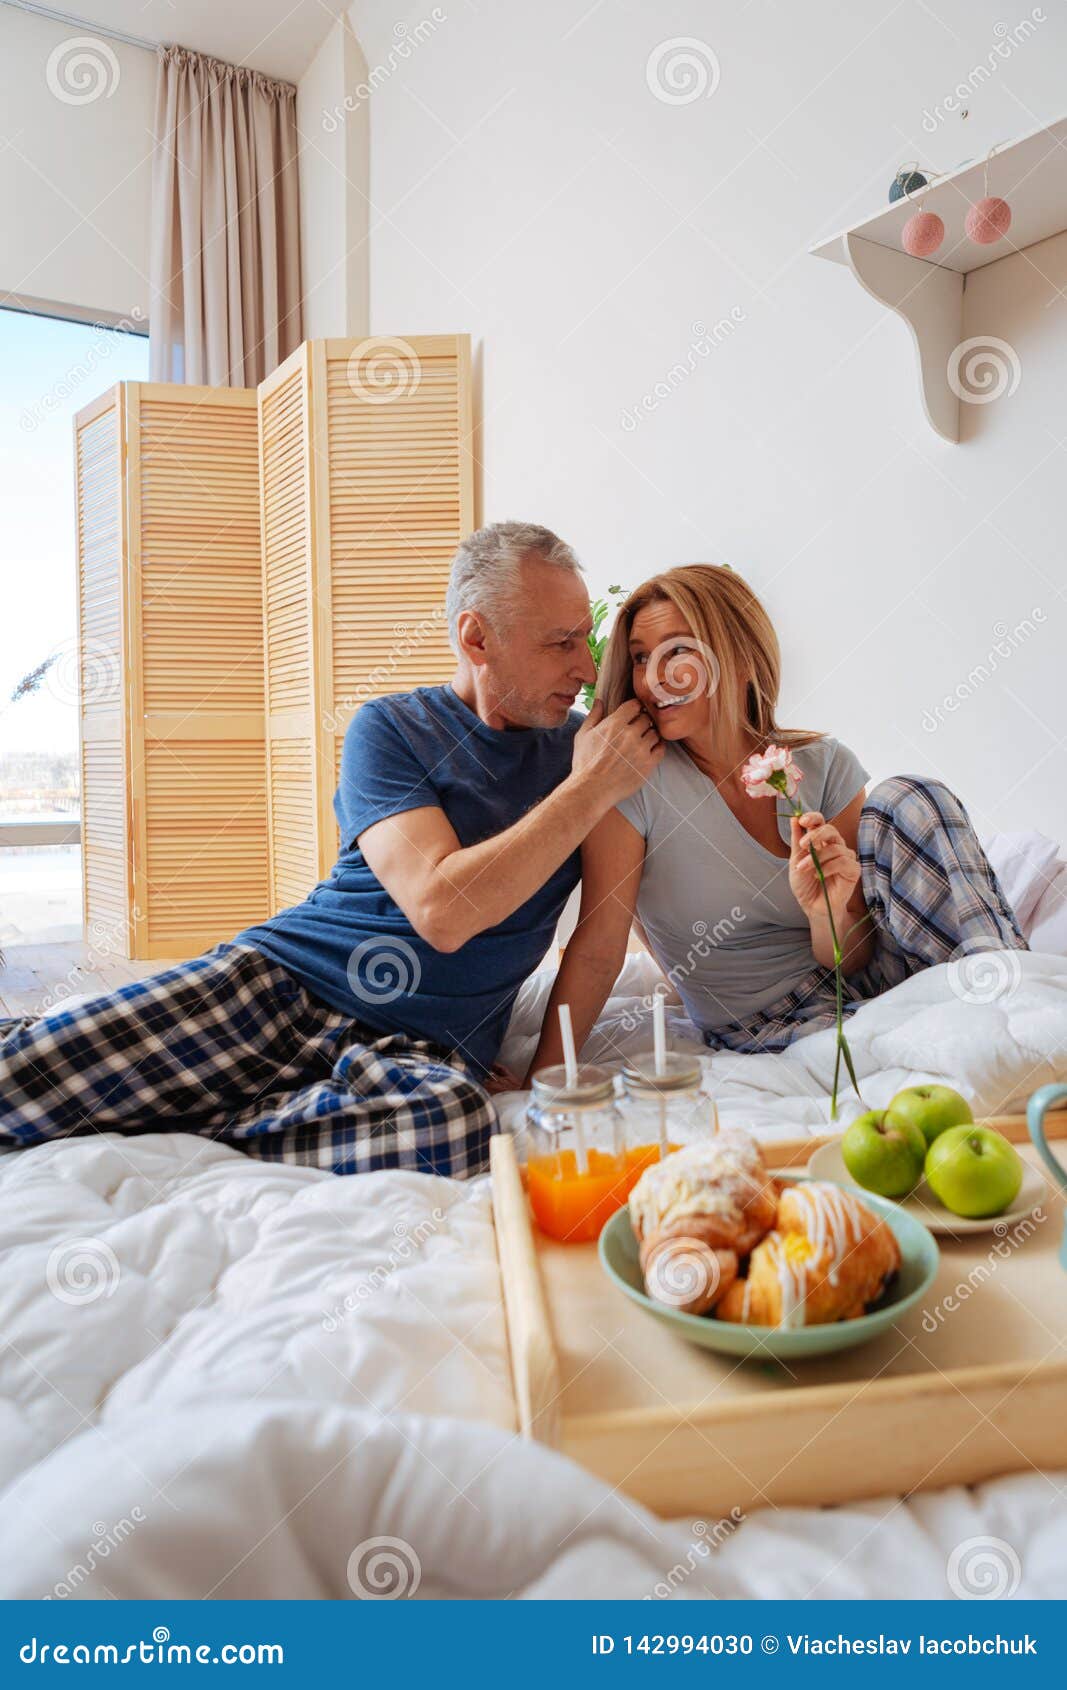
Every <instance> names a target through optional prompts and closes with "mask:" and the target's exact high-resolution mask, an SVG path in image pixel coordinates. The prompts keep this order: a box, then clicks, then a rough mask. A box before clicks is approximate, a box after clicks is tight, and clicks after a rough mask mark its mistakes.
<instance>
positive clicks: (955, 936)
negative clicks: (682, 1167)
mask: <svg viewBox="0 0 1067 1690" xmlns="http://www.w3.org/2000/svg"><path fill="white" fill-rule="evenodd" d="M857 845H858V850H857V855H858V856H859V860H860V870H861V875H862V884H863V896H864V899H865V900H866V904H867V909H868V912H869V914H870V916H871V918H872V921H873V924H874V955H873V956H872V958H871V960H870V962H869V963H868V964H867V966H866V967H865V968H864V969H862V970H861V971H860V972H859V973H857V974H853V975H851V976H850V977H849V978H848V979H846V980H845V982H844V987H845V996H846V999H847V1001H846V1003H845V1014H846V1015H850V1014H851V1013H852V1012H853V1011H854V1010H856V1009H858V1008H859V1006H860V1004H861V1003H864V1002H866V1001H867V999H869V998H874V997H878V996H879V995H880V994H881V993H882V992H887V991H888V990H889V988H890V987H891V986H897V985H899V984H900V982H901V981H902V980H906V979H907V977H908V976H909V974H917V973H918V972H919V970H920V969H923V968H931V967H933V965H934V964H935V963H939V962H960V963H961V964H962V963H963V962H964V960H965V959H966V958H969V957H972V956H974V955H975V954H976V953H978V952H982V951H1025V950H1026V949H1027V948H1028V947H1027V943H1026V940H1025V939H1024V938H1023V935H1022V933H1021V932H1020V930H1019V925H1018V922H1017V921H1016V919H1015V916H1014V914H1013V913H1012V910H1011V907H1010V905H1009V904H1008V901H1007V899H1006V898H1005V896H1004V894H1003V892H1002V891H1001V889H1000V885H999V883H998V881H997V877H996V875H995V874H994V873H993V870H992V869H991V868H990V866H989V861H988V859H987V857H986V854H985V852H984V851H983V850H982V847H981V845H980V844H979V843H978V836H977V834H976V833H975V831H974V828H973V827H972V826H971V821H970V817H969V816H968V814H967V811H966V810H965V809H964V807H963V805H962V804H961V803H960V800H959V799H958V798H957V797H956V796H955V794H954V793H952V792H950V791H949V789H948V787H947V786H943V785H942V784H941V782H940V781H937V780H923V779H920V778H919V777H917V776H913V775H895V776H894V777H893V778H892V779H891V780H887V781H883V782H882V783H881V785H879V786H876V787H875V788H874V790H873V791H872V792H871V794H870V796H869V797H868V799H867V802H866V803H865V804H864V806H863V810H862V813H861V815H860V825H859V838H858V841H857ZM972 966H974V965H972ZM836 1020H837V1007H836V999H835V994H834V975H833V970H832V969H824V968H814V969H812V971H811V973H810V974H809V975H807V976H806V977H805V979H804V980H802V981H801V983H800V985H799V986H797V987H796V988H795V989H794V990H793V991H791V992H787V993H786V994H785V995H784V996H783V997H780V998H778V999H777V1000H776V1001H775V1002H774V1003H772V1004H769V1005H768V1006H767V1007H766V1008H765V1009H760V1010H757V1011H756V1013H755V1014H754V1015H751V1016H749V1017H748V1018H747V1019H746V1020H744V1021H734V1022H730V1023H729V1024H727V1025H726V1026H724V1027H716V1028H714V1029H713V1030H711V1031H709V1032H706V1033H705V1034H704V1038H705V1041H706V1043H707V1044H708V1045H710V1047H711V1049H712V1050H737V1051H774V1050H784V1049H785V1047H786V1046H787V1045H790V1044H792V1043H793V1040H794V1039H798V1038H800V1037H801V1035H802V1034H804V1033H814V1032H817V1031H818V1030H819V1029H820V1028H822V1027H832V1026H834V1024H835V1022H836Z"/></svg>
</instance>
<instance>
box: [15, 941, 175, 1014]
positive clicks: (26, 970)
mask: <svg viewBox="0 0 1067 1690" xmlns="http://www.w3.org/2000/svg"><path fill="white" fill-rule="evenodd" d="M169 966H170V964H169V963H167V962H127V961H125V959H124V958H123V957H116V956H110V955H106V954H103V953H102V952H101V951H100V949H99V948H96V949H94V948H93V946H92V945H87V944H85V943H83V942H82V941H77V942H73V943H70V944H65V945H11V946H9V947H8V948H7V949H6V950H5V952H4V960H3V962H2V963H0V1015H40V1014H42V1013H43V1011H44V1010H46V1009H52V1008H54V1007H55V1005H56V1004H57V1003H60V1002H62V1000H63V999H64V998H74V997H79V998H80V997H85V996H86V995H87V994H89V993H94V992H109V991H113V990H114V988H115V987H116V986H123V985H125V984H126V982H127V981H128V980H140V979H143V978H144V976H145V975H146V974H158V973H160V972H161V970H162V969H164V968H168V967H169Z"/></svg>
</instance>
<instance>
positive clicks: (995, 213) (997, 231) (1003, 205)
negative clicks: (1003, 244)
mask: <svg viewBox="0 0 1067 1690" xmlns="http://www.w3.org/2000/svg"><path fill="white" fill-rule="evenodd" d="M996 150H997V149H996V147H990V149H989V151H988V153H987V154H986V160H985V169H984V170H983V172H982V195H983V197H982V198H981V199H980V200H978V201H976V203H975V204H974V205H972V206H971V209H970V211H969V212H968V213H967V216H966V218H965V219H964V224H963V227H964V230H965V232H966V234H967V238H968V239H969V240H972V241H974V243H975V245H976V246H992V245H993V242H994V241H999V240H1000V239H1001V237H1002V236H1003V235H1006V234H1007V232H1008V230H1009V229H1010V228H1011V206H1010V205H1009V204H1008V202H1007V200H1002V199H998V198H997V196H996V195H995V194H991V193H990V192H989V161H990V159H991V158H992V157H993V154H994V153H995V152H996Z"/></svg>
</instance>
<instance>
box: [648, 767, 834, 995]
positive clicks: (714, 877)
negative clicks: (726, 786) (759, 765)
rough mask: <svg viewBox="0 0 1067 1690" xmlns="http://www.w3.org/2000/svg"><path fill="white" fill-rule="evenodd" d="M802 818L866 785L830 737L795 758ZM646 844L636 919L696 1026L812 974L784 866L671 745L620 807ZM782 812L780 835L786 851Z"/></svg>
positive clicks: (804, 930) (806, 931)
mask: <svg viewBox="0 0 1067 1690" xmlns="http://www.w3.org/2000/svg"><path fill="white" fill-rule="evenodd" d="M794 759H795V761H796V764H797V767H798V768H799V769H800V770H801V772H802V775H803V779H802V782H801V785H800V790H799V792H798V794H797V797H798V799H799V801H800V802H801V803H802V804H803V805H804V808H805V809H806V810H821V811H822V813H823V815H824V816H825V817H826V819H827V821H831V820H832V819H833V817H834V816H836V815H838V814H839V813H840V812H841V811H842V810H843V809H844V808H845V805H846V804H849V803H851V801H852V799H853V798H855V796H856V794H857V792H859V790H860V788H861V787H863V786H864V785H865V784H866V781H867V771H866V769H865V768H864V767H863V765H862V764H861V763H860V761H859V758H858V757H856V756H855V754H854V753H853V752H851V751H849V750H848V748H847V746H844V745H842V744H841V743H840V742H839V741H838V740H836V739H819V740H814V741H813V742H812V743H811V744H810V745H802V746H798V747H796V749H795V750H794ZM618 808H619V810H620V811H621V812H622V814H623V815H624V816H625V817H626V819H627V821H628V822H630V823H631V825H632V826H633V827H635V828H636V829H637V831H638V833H640V834H641V836H642V837H643V839H644V840H645V864H644V869H643V871H642V875H641V887H640V890H639V892H638V896H637V914H638V918H639V920H640V922H641V925H642V926H643V927H644V930H645V933H646V934H647V936H648V942H649V944H650V945H651V947H652V951H653V953H654V955H655V958H656V961H657V962H658V963H659V965H660V967H661V968H662V969H663V972H664V973H665V974H666V975H667V976H668V978H669V979H670V980H671V981H672V983H673V984H674V985H675V986H676V987H677V989H678V992H679V994H680V995H681V998H682V1001H683V1003H684V1004H685V1007H686V1011H687V1013H688V1014H689V1017H690V1019H691V1020H692V1021H694V1022H695V1023H696V1025H697V1026H698V1027H701V1028H703V1029H711V1028H715V1027H722V1026H724V1025H725V1024H726V1023H727V1022H730V1021H739V1020H744V1019H746V1018H747V1017H748V1016H749V1015H751V1014H753V1013H754V1011H755V1010H757V1009H764V1008H766V1006H767V1005H768V1004H772V1003H774V1001H775V999H776V998H780V997H782V996H783V995H784V994H785V993H786V992H790V991H792V990H793V989H794V987H796V986H798V985H799V984H800V982H801V981H802V980H803V978H804V976H805V975H806V974H808V973H809V972H810V971H811V969H812V968H814V967H815V958H814V956H813V955H812V950H811V929H810V927H809V926H808V922H807V918H806V917H805V916H804V914H803V912H802V911H801V908H800V905H799V904H798V903H797V901H796V899H795V898H794V896H793V894H792V892H791V891H790V889H789V862H788V859H787V858H785V857H775V856H773V855H772V853H771V852H770V851H768V850H767V849H766V847H765V846H763V845H760V844H759V843H758V841H757V840H755V839H753V837H752V835H751V834H750V833H748V832H747V831H746V829H745V828H744V827H743V826H742V825H741V823H740V822H739V821H738V819H737V817H736V816H735V815H734V813H733V811H732V810H731V809H730V806H729V805H728V804H727V802H726V800H725V799H724V798H723V797H722V795H721V794H720V793H719V791H718V790H717V788H716V786H715V784H714V782H713V781H711V780H709V778H708V776H707V775H704V774H701V772H700V770H699V769H698V768H697V766H696V764H695V763H694V762H693V761H692V759H691V758H690V757H689V756H688V754H687V753H686V752H685V751H684V750H683V749H682V747H681V746H680V745H668V746H667V753H666V756H665V757H664V758H663V761H662V762H661V763H660V764H659V765H658V767H657V768H656V769H655V770H654V771H653V773H652V775H651V776H650V777H649V779H648V780H647V781H646V782H645V784H644V786H643V787H641V788H640V789H639V791H637V792H635V793H633V795H632V796H631V797H629V798H626V799H624V800H623V802H622V803H621V804H620V805H619V806H618ZM789 814H790V810H789V805H788V804H787V802H786V800H785V799H784V798H780V799H779V800H778V830H779V832H780V834H781V836H782V839H783V841H784V842H785V843H786V844H788V843H789Z"/></svg>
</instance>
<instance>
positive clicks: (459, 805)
mask: <svg viewBox="0 0 1067 1690" xmlns="http://www.w3.org/2000/svg"><path fill="white" fill-rule="evenodd" d="M447 609H448V618H449V632H450V637H451V640H452V644H453V647H454V649H455V652H456V658H457V667H456V673H455V676H454V677H453V680H452V682H451V684H450V685H448V686H437V687H419V688H417V689H416V691H414V692H412V693H406V694H397V695H394V696H392V697H388V698H381V699H375V700H372V701H371V702H369V703H367V704H365V705H363V707H362V708H361V709H360V710H359V711H358V712H357V714H356V716H355V717H354V719H353V721H352V723H351V725H350V727H349V729H348V733H347V735H346V737H345V745H344V752H343V756H342V763H341V779H340V785H339V787H338V791H337V796H336V798H335V800H334V808H335V811H336V814H337V819H338V822H339V824H340V829H341V851H340V855H339V857H338V860H337V864H336V866H335V868H334V870H333V873H332V874H331V875H330V877H329V879H328V880H325V881H323V882H322V883H321V884H320V885H319V886H317V887H316V888H315V890H314V891H313V892H312V893H311V894H310V895H309V896H308V898H306V899H305V901H304V902H303V903H302V904H298V905H297V906H296V907H295V908H293V909H290V910H284V911H282V913H281V914H280V915H277V916H274V917H272V918H271V919H270V920H269V921H266V922H264V923H263V924H262V925H261V926H258V927H253V928H250V929H248V930H247V931H246V932H244V933H241V934H238V936H237V938H236V939H235V940H233V941H232V942H231V943H227V944H222V945H218V946H216V947H215V949H214V950H212V951H209V952H208V953H207V954H206V955H205V956H202V957H197V958H196V959H195V960H194V961H192V962H188V963H182V964H180V965H179V966H177V967H175V968H171V969H168V970H166V971H165V972H163V973H161V974H157V975H155V976H153V977H152V978H149V979H147V980H141V981H138V982H136V983H135V984H132V985H128V986H123V987H122V988H120V990H119V991H117V992H114V993H109V994H107V995H106V996H102V997H97V998H91V999H87V1000H84V1001H83V1002H82V1003H80V1004H75V1005H72V1006H71V1007H69V1008H66V1009H64V1010H62V1011H59V1012H53V1013H52V1014H50V1015H49V1016H47V1017H45V1018H42V1019H38V1020H35V1021H30V1022H24V1023H20V1024H18V1025H17V1026H16V1028H15V1029H14V1030H13V1031H11V1032H10V1033H9V1034H8V1035H7V1037H6V1038H5V1039H4V1040H3V1042H2V1043H0V1143H3V1142H6V1143H8V1144H16V1145H27V1144H36V1143H40V1142H41V1141H42V1140H45V1139H50V1138H58V1137H64V1136H67V1135H69V1134H73V1133H80V1132H86V1131H94V1130H95V1131H101V1132H107V1131H119V1132H131V1131H133V1132H138V1131H140V1132H144V1131H158V1130H160V1129H165V1128H171V1129H174V1130H179V1131H184V1132H195V1133H201V1134H204V1135H206V1136H209V1137H212V1138H219V1139H223V1140H225V1141H226V1142H228V1143H232V1144H234V1145H237V1146H239V1147H240V1148H241V1149H242V1150H245V1151H247V1152H248V1153H249V1154H253V1155H258V1156H261V1157H264V1158H267V1159H272V1160H284V1161H289V1162H300V1163H305V1164H308V1165H310V1166H314V1167H322V1168H331V1169H332V1170H333V1171H334V1172H335V1173H362V1172H365V1171H367V1170H369V1169H372V1168H382V1167H406V1168H417V1169H422V1170H425V1171H428V1172H434V1173H443V1174H451V1175H455V1176H459V1177H463V1176H465V1175H468V1174H471V1173H476V1172H480V1171H481V1170H482V1169H483V1168H484V1167H485V1166H486V1164H487V1161H488V1147H489V1137H490V1134H491V1132H492V1131H493V1128H494V1125H495V1117H494V1112H493V1106H492V1103H491V1102H490V1099H489V1095H488V1092H487V1087H486V1082H488V1084H489V1085H491V1084H492V1083H493V1081H492V1069H493V1063H494V1060H495V1057H496V1054H497V1051H498V1050H499V1047H500V1043H501V1040H502V1038H503V1035H504V1032H505V1029H506V1027H507V1022H508V1017H509V1015H510V1013H511V1008H512V1004H513V1003H514V1000H515V995H516V993H517V991H518V989H519V986H520V985H521V984H522V981H523V980H524V979H525V977H526V975H527V974H528V973H530V972H531V970H532V969H533V968H535V967H536V966H537V964H538V963H539V962H540V960H541V958H542V957H543V956H544V954H545V951H546V950H547V948H548V945H549V943H550V942H551V938H552V934H553V931H554V929H555V926H556V923H557V921H558V919H559V915H560V911H561V910H562V907H563V904H564V902H565V900H566V898H567V896H568V894H569V892H570V891H571V888H572V887H573V886H574V885H575V883H576V881H577V879H578V874H579V863H578V850H577V848H578V846H579V845H580V843H581V841H582V840H583V839H584V837H585V835H586V834H587V833H588V832H589V831H590V829H591V828H593V827H594V826H595V824H596V823H597V822H598V821H599V820H600V818H601V817H602V816H603V815H604V814H605V813H606V812H607V811H608V810H609V809H611V808H612V806H613V805H615V804H616V803H617V802H618V801H619V800H620V799H622V798H624V797H626V796H627V795H628V794H629V793H631V792H634V791H636V789H637V788H638V787H639V786H640V785H641V783H642V782H643V781H644V780H645V779H646V778H647V776H648V775H649V773H650V772H651V770H652V769H653V768H654V767H655V765H656V763H657V762H658V760H659V758H660V757H661V756H662V755H663V748H662V745H661V743H660V741H659V738H658V736H657V735H656V733H655V730H654V728H653V727H652V724H651V722H650V721H649V719H648V717H647V716H646V715H645V714H644V713H643V711H642V710H641V709H640V707H639V706H638V705H637V704H636V703H635V702H632V701H631V702H630V703H628V704H626V705H624V706H623V707H622V708H621V709H619V710H617V711H615V713H614V714H613V715H612V716H611V717H609V718H608V719H607V720H603V719H602V712H601V710H600V707H599V706H595V707H594V709H593V711H592V712H591V713H590V715H589V717H587V718H585V720H584V721H583V719H582V717H581V716H580V715H579V714H578V713H577V712H573V711H572V710H571V705H572V704H573V703H574V700H575V698H576V697H577V694H578V691H579V689H580V687H581V686H582V685H583V684H584V683H586V682H591V681H593V680H594V679H595V670H594V667H593V663H592V659H591V657H590V655H589V650H588V646H587V636H588V634H589V631H590V628H591V626H592V622H591V618H590V614H589V597H588V594H587V592H586V589H585V585H584V583H583V581H582V579H581V572H580V565H579V564H578V561H577V559H576V557H575V555H574V553H573V552H572V551H571V549H570V547H569V546H566V545H564V543H563V541H562V540H560V539H559V538H558V537H557V536H556V535H555V534H553V533H551V532H550V531H549V530H548V529H546V528H540V527H537V526H535V525H533V524H528V523H518V522H501V523H496V524H494V525H493V526H491V527H488V528H483V529H480V530H479V531H478V532H477V533H475V534H472V535H471V536H470V538H469V539H468V540H466V541H465V542H464V543H463V545H462V546H461V547H460V548H459V551H458V552H457V554H456V557H455V560H454V562H453V565H452V574H451V579H450V582H449V588H448V599H447Z"/></svg>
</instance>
